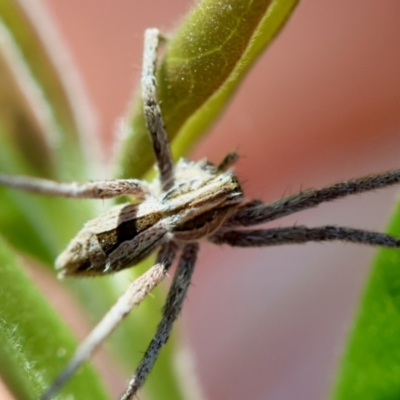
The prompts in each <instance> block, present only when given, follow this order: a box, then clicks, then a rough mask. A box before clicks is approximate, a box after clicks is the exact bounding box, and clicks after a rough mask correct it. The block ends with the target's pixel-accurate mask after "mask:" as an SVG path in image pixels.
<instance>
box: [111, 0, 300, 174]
mask: <svg viewBox="0 0 400 400" xmlns="http://www.w3.org/2000/svg"><path fill="white" fill-rule="evenodd" d="M297 3H298V0H253V1H248V0H246V1H244V0H241V1H237V0H222V1H215V0H204V1H202V2H201V3H200V4H199V5H198V6H197V7H196V8H195V9H194V10H193V11H192V12H191V13H190V14H189V15H188V17H187V18H186V20H185V22H184V23H183V24H182V26H181V27H180V28H179V29H178V31H177V32H176V33H175V34H174V36H173V38H172V39H171V40H170V41H169V43H168V46H167V49H166V54H165V56H164V58H163V60H162V63H161V65H160V68H159V71H158V77H157V78H158V98H159V100H160V105H161V109H162V112H163V117H164V122H165V126H166V130H167V132H168V136H169V139H170V141H172V148H173V153H174V156H175V157H176V158H177V157H180V156H182V155H183V154H184V153H186V152H187V151H188V150H189V149H190V147H191V146H193V144H194V143H195V141H196V140H197V139H198V138H199V137H200V135H201V134H203V133H204V132H205V130H206V129H207V128H208V127H209V126H210V124H211V123H212V122H213V121H214V120H215V118H216V117H217V116H218V115H219V114H220V113H221V111H222V110H223V108H224V107H225V106H226V104H227V102H228V101H229V99H230V98H231V97H232V95H233V93H234V91H235V90H236V88H237V87H238V85H239V84H240V82H241V81H242V79H243V77H244V75H245V73H246V72H247V71H248V70H249V68H250V67H251V66H252V65H253V64H254V62H255V61H256V59H257V57H258V56H259V55H260V54H261V52H262V51H263V50H264V49H265V48H266V47H267V45H268V44H269V43H271V41H272V40H273V38H274V37H275V36H276V35H277V33H278V32H279V31H280V29H281V28H282V27H283V25H284V24H285V22H286V21H287V19H288V18H289V16H290V14H291V12H292V11H293V9H294V7H295V6H296V5H297ZM129 129H130V130H129V132H128V134H127V137H126V139H125V143H123V144H122V146H121V149H122V151H123V153H122V154H121V161H120V164H121V170H120V171H119V174H120V175H121V176H124V177H133V176H135V177H138V176H139V177H140V176H143V175H144V174H145V173H146V172H147V171H148V170H149V168H150V166H151V165H152V164H153V162H154V159H153V156H152V154H151V152H150V151H149V149H150V142H149V139H148V133H147V129H146V127H145V123H144V117H143V113H142V105H141V102H138V103H137V105H136V107H135V109H134V111H133V115H132V117H131V124H130V127H129Z"/></svg>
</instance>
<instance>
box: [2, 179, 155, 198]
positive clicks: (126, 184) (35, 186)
mask: <svg viewBox="0 0 400 400" xmlns="http://www.w3.org/2000/svg"><path fill="white" fill-rule="evenodd" d="M0 185H3V186H7V187H10V188H13V189H19V190H25V191H27V192H32V193H38V194H44V195H47V196H57V197H75V198H81V199H110V198H115V197H119V196H124V195H130V196H135V197H137V198H139V199H143V198H145V197H146V196H147V195H148V194H150V187H149V185H148V184H147V183H146V182H145V181H139V180H137V179H115V180H99V181H92V182H87V183H77V182H69V183H64V182H55V181H51V180H48V179H42V178H33V177H30V176H14V175H5V174H0Z"/></svg>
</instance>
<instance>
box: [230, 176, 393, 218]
mask: <svg viewBox="0 0 400 400" xmlns="http://www.w3.org/2000/svg"><path fill="white" fill-rule="evenodd" d="M398 183H400V170H396V171H390V172H385V173H383V174H377V175H369V176H366V177H363V178H359V179H352V180H349V181H344V182H339V183H335V184H334V185H331V186H327V187H325V188H323V189H319V190H314V189H310V190H305V191H303V192H300V193H297V194H294V195H292V196H287V197H283V198H282V199H279V200H276V201H274V202H272V203H263V202H262V201H260V200H253V201H251V202H249V203H247V204H245V205H244V206H243V207H241V208H239V210H238V211H237V212H236V213H235V214H234V215H233V216H232V217H231V219H230V220H229V222H228V224H227V225H229V226H251V225H256V224H262V223H265V222H269V221H273V220H275V219H278V218H282V217H284V216H286V215H290V214H293V213H296V212H298V211H302V210H305V209H308V208H312V207H315V206H317V205H319V204H321V203H326V202H329V201H332V200H336V199H340V198H342V197H345V196H350V195H352V194H357V193H364V192H369V191H371V190H375V189H381V188H384V187H387V186H391V185H395V184H398Z"/></svg>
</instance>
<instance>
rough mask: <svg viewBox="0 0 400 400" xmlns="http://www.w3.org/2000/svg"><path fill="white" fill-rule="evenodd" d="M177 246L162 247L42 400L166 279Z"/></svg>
mask: <svg viewBox="0 0 400 400" xmlns="http://www.w3.org/2000/svg"><path fill="white" fill-rule="evenodd" d="M176 252H177V246H176V245H175V244H174V243H173V242H169V243H166V244H164V245H163V246H162V248H161V250H160V252H159V254H158V257H157V263H156V264H155V265H154V266H153V267H152V268H150V269H149V270H148V271H146V272H145V273H144V274H143V275H142V276H140V277H139V278H138V279H136V280H135V281H134V282H132V283H131V285H130V286H129V287H128V289H127V291H126V292H125V293H124V294H123V295H122V296H121V297H120V298H119V299H118V301H117V302H116V303H115V305H114V306H113V307H112V308H111V310H110V311H109V312H108V313H107V314H106V315H105V316H104V317H103V319H102V320H101V321H100V322H99V323H98V324H97V326H96V327H95V328H94V329H93V330H92V332H91V333H90V334H89V336H88V337H87V338H86V339H85V340H84V341H83V342H82V343H81V345H80V346H79V347H78V349H77V350H76V352H75V354H74V355H73V357H72V359H71V360H70V362H69V363H68V365H67V366H66V367H65V369H64V370H63V371H62V372H61V373H60V374H59V375H58V377H57V378H56V379H55V380H54V382H53V383H52V385H51V386H50V387H49V388H48V389H47V390H46V392H45V393H44V394H43V396H42V397H41V400H50V399H51V398H53V396H54V395H55V394H56V393H57V392H58V391H59V390H60V388H61V387H62V386H63V385H64V384H65V382H66V381H67V380H68V379H69V378H70V377H71V376H72V375H73V374H74V373H75V372H76V370H77V369H78V368H79V367H80V366H81V365H82V363H83V362H84V361H86V360H87V359H88V358H89V357H90V356H91V354H92V353H93V352H94V351H95V350H96V349H97V348H98V347H99V346H100V345H101V343H103V342H104V340H105V339H106V338H107V337H108V336H109V335H110V334H111V333H112V332H113V331H114V329H115V328H116V327H117V326H118V324H119V323H120V322H121V321H122V320H123V319H124V318H125V317H126V316H127V315H128V314H129V313H130V311H131V310H132V308H133V307H135V306H137V305H139V304H140V303H141V302H142V300H143V299H144V298H145V297H146V296H147V295H148V294H149V293H150V292H151V291H152V290H153V289H154V288H155V287H156V286H157V285H158V284H159V283H160V282H161V281H162V280H163V279H164V278H165V276H166V274H167V272H168V269H169V267H170V266H171V264H172V263H173V261H174V258H175V256H176Z"/></svg>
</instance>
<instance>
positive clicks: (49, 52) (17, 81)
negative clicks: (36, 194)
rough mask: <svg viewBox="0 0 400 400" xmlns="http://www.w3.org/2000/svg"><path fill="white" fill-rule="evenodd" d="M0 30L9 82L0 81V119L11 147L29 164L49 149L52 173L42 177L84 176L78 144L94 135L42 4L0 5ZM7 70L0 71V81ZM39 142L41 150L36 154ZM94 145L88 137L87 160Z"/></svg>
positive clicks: (14, 1)
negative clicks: (5, 124) (3, 108)
mask: <svg viewBox="0 0 400 400" xmlns="http://www.w3.org/2000/svg"><path fill="white" fill-rule="evenodd" d="M0 28H1V29H0V53H2V58H3V59H5V60H6V62H7V63H8V69H9V71H8V77H7V79H8V84H5V83H7V82H4V80H5V79H3V80H2V82H1V84H2V91H1V96H0V99H1V102H2V103H3V104H6V112H2V113H1V114H0V117H3V118H5V119H6V120H7V122H8V127H9V128H10V131H9V132H8V134H9V135H16V138H17V140H16V143H17V144H18V146H19V148H20V150H21V151H22V152H23V154H24V155H25V157H26V159H28V160H29V158H30V157H36V158H37V159H38V160H39V161H40V159H41V155H42V154H43V150H44V147H45V146H47V147H48V149H47V151H48V152H49V153H50V154H48V155H47V156H48V157H49V156H50V158H51V163H52V164H51V167H52V170H51V171H47V173H49V172H51V175H49V174H48V175H47V176H49V177H50V176H52V177H53V178H59V179H66V178H67V179H71V178H73V179H79V178H85V171H86V166H85V163H84V157H83V152H82V149H81V145H82V142H84V139H85V138H86V137H87V135H88V134H90V133H93V116H92V113H91V110H90V109H89V107H88V104H87V102H86V101H85V100H84V99H85V96H84V91H83V90H82V89H81V88H80V86H79V84H78V80H77V79H76V75H77V74H76V72H75V70H74V66H73V65H72V63H71V62H70V61H69V58H68V53H67V52H66V49H64V46H63V43H62V41H61V40H60V39H59V38H58V35H57V31H56V30H55V29H54V28H53V26H52V24H51V21H50V20H49V19H48V17H47V14H46V13H45V12H44V9H43V6H41V4H40V3H38V2H35V3H33V2H29V1H24V0H3V1H1V2H0ZM0 66H2V65H0ZM3 67H4V66H3ZM6 68H7V67H5V68H2V70H0V72H1V74H0V75H2V76H3V77H4V76H5V74H4V69H6ZM3 84H5V85H4V86H3ZM5 88H6V89H7V90H5ZM38 136H39V137H40V139H41V140H38ZM38 144H40V146H41V150H42V151H40V152H38V153H37V154H35V151H38V150H39V149H38V148H37V146H38ZM84 144H87V143H84ZM31 146H34V147H31ZM96 147H97V146H96V143H95V142H93V137H91V142H90V150H91V155H92V156H93V153H94V151H95V149H96ZM45 161H46V163H47V164H48V166H49V165H50V164H49V160H48V159H42V163H44V162H45ZM34 166H35V167H38V165H37V164H36V163H35V164H34ZM39 167H40V165H39ZM28 172H29V171H28Z"/></svg>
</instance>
